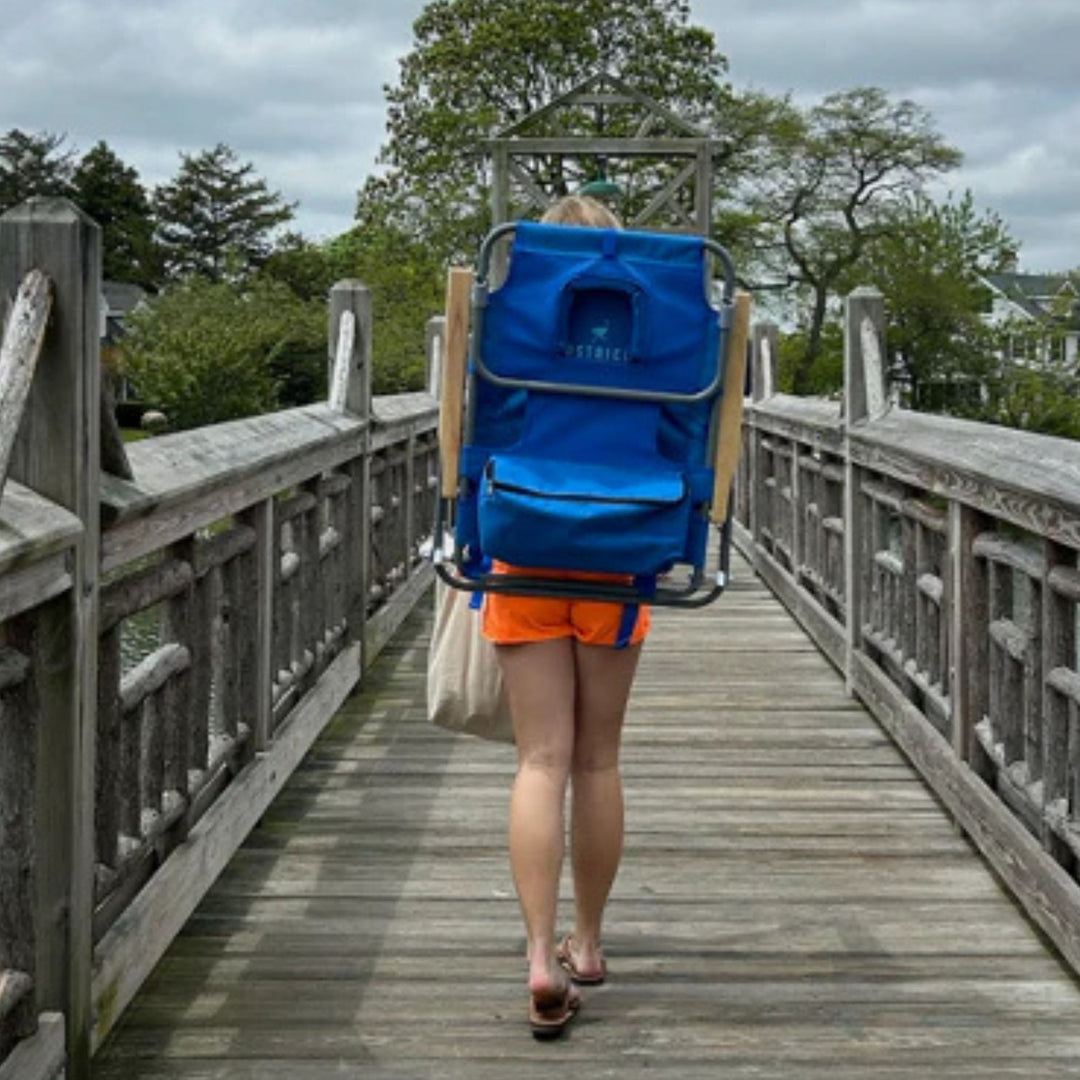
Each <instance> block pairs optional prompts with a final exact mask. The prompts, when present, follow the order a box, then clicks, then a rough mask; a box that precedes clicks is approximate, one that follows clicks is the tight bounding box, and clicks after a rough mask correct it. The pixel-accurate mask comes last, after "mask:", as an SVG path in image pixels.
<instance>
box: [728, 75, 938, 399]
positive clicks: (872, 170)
mask: <svg viewBox="0 0 1080 1080" xmlns="http://www.w3.org/2000/svg"><path fill="white" fill-rule="evenodd" d="M771 137H772V144H773V146H772V160H771V162H770V163H769V165H768V167H767V168H766V169H765V170H764V171H763V173H762V175H761V180H760V183H759V184H758V185H757V187H756V189H755V190H754V191H752V192H750V193H749V202H750V205H751V206H752V207H753V208H754V209H755V210H756V212H757V214H758V217H759V220H760V221H761V223H762V224H761V230H760V231H761V237H760V242H761V244H762V245H763V252H764V258H763V261H764V263H765V265H766V266H768V267H769V268H770V269H771V271H772V272H773V273H775V274H780V275H783V276H786V278H787V279H788V280H789V281H791V282H793V283H795V284H797V285H798V286H799V287H800V288H801V289H802V290H803V291H804V292H805V293H806V295H807V296H808V298H809V308H810V317H809V322H808V324H807V336H806V349H805V352H804V354H803V356H802V357H801V358H799V359H798V360H797V361H796V363H795V366H794V372H793V378H794V389H795V392H796V393H800V394H805V393H809V391H810V371H811V369H812V368H813V366H814V361H815V358H816V356H817V355H818V352H819V350H820V348H821V336H822V333H823V327H824V324H825V320H826V317H827V308H828V300H829V297H830V295H834V294H835V293H836V291H837V289H838V287H839V286H840V284H841V282H843V281H844V280H845V278H847V277H848V276H849V275H850V273H851V271H852V268H853V267H856V266H857V265H859V264H860V262H861V260H862V259H863V257H864V255H865V253H866V250H867V248H868V246H869V244H870V243H872V242H873V241H875V240H877V239H879V238H880V237H882V236H884V235H886V234H887V233H888V232H889V231H890V229H891V228H892V224H893V220H894V218H895V215H896V212H897V208H898V207H899V206H901V205H902V204H903V203H904V201H905V200H907V199H909V198H910V197H912V195H914V194H915V193H916V192H918V191H920V190H921V188H922V186H923V185H924V184H925V182H926V181H928V180H929V179H931V178H932V177H934V176H936V175H938V174H940V173H942V172H944V171H946V170H948V169H951V168H953V167H954V166H956V165H957V164H959V162H960V153H959V152H958V151H957V150H955V149H954V148H952V147H950V146H947V145H946V144H945V143H944V141H943V140H942V138H941V136H940V135H939V134H938V133H937V132H936V131H935V130H934V126H933V123H932V120H931V117H930V115H929V114H928V113H927V112H926V111H925V110H924V109H922V108H921V107H920V106H918V105H916V104H914V103H913V102H911V101H893V100H891V99H890V98H889V97H888V95H887V94H886V93H885V92H884V91H883V90H880V89H877V88H875V87H860V88H856V89H852V90H846V91H843V92H840V93H835V94H830V95H829V96H828V97H826V98H825V99H824V100H823V101H822V102H821V103H820V104H819V105H815V106H813V107H811V108H809V109H806V110H798V109H796V108H795V107H794V106H790V107H789V110H788V114H787V116H786V117H785V118H778V119H777V122H776V123H775V124H774V125H773V126H772V128H771Z"/></svg>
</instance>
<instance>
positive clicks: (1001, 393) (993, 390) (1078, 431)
mask: <svg viewBox="0 0 1080 1080" xmlns="http://www.w3.org/2000/svg"><path fill="white" fill-rule="evenodd" d="M1020 337H1023V338H1026V339H1027V341H1026V344H1027V346H1028V347H1027V348H1022V349H1021V350H1020V352H1019V354H1017V353H1016V352H1015V351H1014V350H1015V346H1016V341H1017V339H1018V338H1020ZM1060 345H1061V342H1060V340H1057V335H1056V334H1055V333H1054V332H1053V331H1052V330H1050V329H1049V328H1046V329H1045V332H1044V333H1042V334H1040V335H1039V336H1038V337H1036V336H1035V335H1033V334H1032V331H1031V327H1030V325H1013V326H1003V327H1000V328H999V329H998V331H997V353H996V355H997V358H998V359H997V361H996V363H995V365H994V371H993V373H992V374H991V375H990V377H989V378H988V380H987V393H986V400H985V402H984V403H983V405H982V408H981V409H980V410H979V411H978V412H977V413H976V416H977V418H978V419H981V420H989V421H991V422H993V423H998V424H1005V425H1006V426H1007V427H1015V428H1022V429H1023V430H1025V431H1038V432H1041V433H1042V434H1044V435H1057V436H1060V437H1062V438H1067V439H1080V373H1078V371H1077V367H1076V363H1075V362H1074V361H1073V362H1068V361H1066V360H1065V358H1064V355H1063V350H1062V348H1061V347H1060Z"/></svg>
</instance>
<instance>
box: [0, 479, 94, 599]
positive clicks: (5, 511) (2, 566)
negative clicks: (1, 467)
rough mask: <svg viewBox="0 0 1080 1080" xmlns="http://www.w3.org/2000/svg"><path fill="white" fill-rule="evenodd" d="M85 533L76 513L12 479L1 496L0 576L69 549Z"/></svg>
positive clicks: (0, 578)
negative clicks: (17, 567)
mask: <svg viewBox="0 0 1080 1080" xmlns="http://www.w3.org/2000/svg"><path fill="white" fill-rule="evenodd" d="M81 533H82V524H81V523H80V521H79V519H78V518H77V517H76V516H75V515H74V514H72V513H70V512H69V511H67V510H65V509H64V508H63V507H60V506H57V505H56V504H55V503H53V502H51V501H50V500H48V499H45V498H42V497H41V496H40V495H38V494H37V493H36V492H34V491H31V490H30V489H29V488H27V487H25V486H24V485H23V484H19V483H17V482H16V481H14V480H9V481H8V483H7V484H6V485H5V486H4V495H3V499H0V580H3V578H4V577H6V576H7V575H8V573H9V571H11V570H12V569H13V568H14V567H16V566H17V565H19V564H24V563H26V562H30V561H39V560H44V559H47V558H48V557H49V556H50V555H54V554H56V553H57V552H58V551H64V550H67V549H68V548H70V547H71V546H72V545H73V543H74V542H75V540H77V539H78V537H79V536H80V535H81Z"/></svg>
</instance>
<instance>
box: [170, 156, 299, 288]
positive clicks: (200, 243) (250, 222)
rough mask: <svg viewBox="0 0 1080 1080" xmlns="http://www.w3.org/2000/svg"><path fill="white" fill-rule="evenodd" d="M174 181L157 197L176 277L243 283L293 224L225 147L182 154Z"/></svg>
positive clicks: (288, 211) (289, 210) (276, 197)
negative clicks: (274, 236) (277, 233)
mask: <svg viewBox="0 0 1080 1080" xmlns="http://www.w3.org/2000/svg"><path fill="white" fill-rule="evenodd" d="M180 160H181V165H180V170H179V172H178V173H177V175H176V177H175V179H174V180H173V181H172V182H171V183H168V184H163V185H162V186H160V187H159V188H157V189H156V190H155V192H154V199H153V202H154V213H155V216H156V219H157V223H158V240H159V243H160V244H161V246H162V249H163V251H164V255H165V262H166V268H167V270H168V272H169V274H170V275H171V276H172V277H173V278H180V277H185V276H186V275H188V274H200V275H202V276H203V277H205V278H208V279H209V280H210V281H223V280H226V279H232V280H235V279H239V278H243V277H245V276H247V275H248V274H250V273H251V272H252V271H253V270H254V269H257V268H258V267H259V266H260V265H261V264H262V263H263V262H265V260H266V258H267V256H268V255H269V253H270V234H271V233H272V232H273V230H274V229H275V228H277V227H278V226H279V225H283V224H284V223H285V222H287V221H290V220H291V219H292V216H293V210H294V209H295V206H294V204H287V203H284V202H283V201H282V197H281V195H280V193H278V192H276V191H270V190H269V189H268V188H267V186H266V181H265V180H263V179H261V178H260V177H258V176H256V175H255V167H254V165H252V164H251V163H250V162H247V163H241V162H240V160H239V159H238V158H237V156H236V153H235V152H234V151H233V150H232V149H230V148H229V147H228V146H226V145H225V144H224V143H218V145H217V146H215V147H214V148H213V149H212V150H204V151H203V152H202V153H200V154H181V155H180Z"/></svg>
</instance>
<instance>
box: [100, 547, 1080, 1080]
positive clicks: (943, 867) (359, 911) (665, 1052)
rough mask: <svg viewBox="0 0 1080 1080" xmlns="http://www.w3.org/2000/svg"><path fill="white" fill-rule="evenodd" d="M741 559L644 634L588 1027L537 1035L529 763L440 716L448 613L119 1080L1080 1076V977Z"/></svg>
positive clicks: (271, 852) (118, 1037) (235, 877)
mask: <svg viewBox="0 0 1080 1080" xmlns="http://www.w3.org/2000/svg"><path fill="white" fill-rule="evenodd" d="M736 569H737V571H738V572H739V578H738V580H737V582H736V584H735V585H734V586H733V587H732V589H731V590H730V591H729V593H728V595H727V596H726V597H724V598H723V599H721V600H720V601H719V602H718V603H717V604H716V605H715V606H714V607H712V608H710V609H707V610H706V611H704V612H694V613H686V614H673V613H670V612H665V613H660V614H659V615H658V617H657V619H656V622H655V630H654V634H653V637H652V638H651V639H650V641H649V643H648V645H647V646H646V653H645V657H644V659H643V663H642V668H641V672H640V676H639V680H638V682H637V684H636V687H635V692H634V697H633V703H632V708H631V714H630V717H629V721H628V730H627V736H626V749H625V757H624V760H625V774H626V781H627V806H628V812H627V824H628V834H627V844H626V856H625V860H624V863H623V868H622V871H621V873H620V876H619V878H618V880H617V881H616V884H615V891H614V895H613V898H612V901H611V905H610V908H609V918H608V927H607V933H606V947H607V952H608V957H609V963H610V967H611V979H610V980H609V984H608V985H606V986H604V987H600V988H596V989H591V990H587V991H586V994H585V1006H584V1009H583V1011H582V1014H581V1016H580V1017H579V1019H578V1021H577V1022H576V1023H575V1025H574V1026H573V1028H572V1030H571V1032H570V1034H569V1036H568V1037H567V1038H566V1039H564V1040H561V1041H559V1042H557V1043H554V1044H540V1043H536V1042H534V1040H533V1039H532V1038H531V1037H530V1035H529V1033H528V1029H527V1026H526V1023H525V1006H526V995H525V989H524V978H525V971H524V961H523V935H522V931H521V926H520V922H519V917H518V910H517V905H516V901H515V899H514V895H513V890H512V886H511V881H510V876H509V870H508V867H507V860H506V855H505V810H506V797H507V790H508V785H509V781H510V777H511V775H512V771H513V769H512V751H510V749H509V748H506V747H498V746H491V745H487V744H481V743H477V742H475V741H474V740H468V739H455V738H453V737H452V736H450V735H447V734H445V733H443V732H441V731H438V730H436V729H434V728H432V727H431V726H430V725H429V724H427V723H426V721H425V716H424V662H425V644H426V635H427V632H428V629H429V619H428V618H427V617H426V611H425V612H422V613H418V614H416V615H414V616H413V617H412V618H411V619H410V620H409V622H408V623H407V624H406V626H405V627H404V629H403V631H402V632H401V633H400V634H399V635H398V637H397V639H396V640H395V642H394V643H393V644H392V646H391V647H390V648H389V649H388V651H387V652H386V653H385V654H384V656H383V657H382V658H381V659H380V661H379V663H378V665H377V667H376V668H375V669H374V670H373V672H372V674H371V676H370V677H369V679H368V681H367V683H366V685H365V687H364V688H363V690H362V692H360V693H358V694H357V695H356V696H354V697H353V698H352V699H350V701H349V702H348V703H347V705H346V707H345V709H344V710H343V712H342V713H341V715H340V717H339V718H338V719H337V720H336V721H335V722H334V723H333V725H332V727H331V729H330V730H328V731H327V733H326V734H325V735H324V737H323V738H322V739H321V741H320V742H319V743H318V744H317V745H316V747H315V749H314V750H313V752H312V753H311V754H310V755H309V757H308V759H307V760H306V761H305V763H304V764H303V766H302V767H301V769H300V770H299V771H298V773H297V774H296V775H295V776H294V777H293V778H292V780H291V781H290V782H289V784H288V785H287V786H286V788H285V790H284V792H283V793H282V795H281V796H280V798H279V799H278V801H277V802H276V803H275V805H274V807H273V809H272V811H271V812H270V813H269V814H268V815H267V817H266V818H265V820H264V821H263V823H262V825H261V826H260V827H259V828H257V829H256V830H255V831H254V833H253V834H252V835H251V837H250V838H249V840H248V842H247V844H246V845H245V846H244V848H243V849H242V850H241V851H240V852H239V853H238V855H237V857H236V858H235V860H234V861H233V863H232V864H231V866H230V867H229V869H228V870H227V871H226V873H225V874H224V875H223V877H222V878H221V879H220V881H219V882H218V884H217V885H216V886H215V888H214V889H213V891H212V892H211V893H210V895H209V896H208V897H207V898H206V900H205V901H204V902H203V904H202V905H201V907H200V908H199V910H198V911H197V912H196V914H195V915H194V916H193V917H192V919H191V921H190V922H189V924H188V926H187V927H186V929H185V931H184V933H183V934H182V935H181V937H180V938H179V939H178V940H177V941H176V942H175V943H174V945H173V947H172V948H171V949H170V951H169V952H168V954H167V956H166V957H165V958H164V960H163V961H162V962H161V964H160V965H159V966H158V968H157V969H156V971H155V973H154V974H153V976H152V977H151V979H150V980H149V982H148V983H147V985H146V986H145V988H144V989H143V992H142V993H141V994H140V995H139V997H138V998H137V999H136V1001H135V1003H134V1004H133V1005H132V1007H131V1008H130V1009H129V1011H128V1013H127V1014H126V1015H125V1017H124V1018H123V1020H122V1021H121V1023H120V1024H119V1025H118V1027H117V1029H116V1030H115V1032H114V1033H113V1035H112V1037H111V1038H110V1039H109V1041H108V1042H107V1043H106V1045H105V1046H104V1047H103V1049H102V1051H101V1052H100V1054H99V1055H98V1057H97V1059H96V1061H95V1072H94V1075H95V1077H96V1078H100V1080H144V1078H145V1080H149V1078H151V1077H152V1078H155V1080H256V1078H258V1080H285V1078H288V1080H324V1078H329V1077H335V1078H348V1077H363V1078H368V1077H438V1078H442V1080H458V1078H460V1080H466V1078H468V1080H487V1078H496V1077H514V1078H515V1080H528V1078H532V1077H536V1078H541V1077H542V1078H544V1080H549V1078H550V1077H552V1076H558V1075H565V1074H568V1073H576V1074H579V1075H582V1076H589V1077H605V1076H609V1077H624V1076H636V1075H649V1076H653V1077H657V1078H675V1077H678V1078H680V1080H685V1078H695V1077H703V1078H704V1077H709V1078H714V1077H724V1078H725V1080H742V1078H749V1077H754V1078H755V1080H781V1078H783V1080H824V1078H826V1077H827V1078H828V1080H856V1078H859V1080H865V1078H873V1080H886V1078H888V1080H897V1078H901V1077H903V1078H912V1080H914V1078H919V1080H924V1078H927V1077H949V1078H975V1077H978V1078H980V1080H988V1078H1004V1077H1032V1076H1038V1077H1040V1078H1042V1080H1049V1078H1057V1077H1066V1076H1068V1077H1076V1076H1077V1075H1078V1074H1080V986H1078V983H1077V982H1076V981H1075V980H1074V978H1073V977H1072V975H1071V974H1070V973H1069V972H1068V971H1066V970H1065V969H1064V967H1063V966H1062V964H1061V963H1060V962H1059V961H1058V960H1057V959H1056V957H1055V956H1054V955H1053V954H1052V953H1051V952H1050V951H1049V950H1048V948H1047V946H1046V945H1045V944H1044V943H1043V941H1042V940H1041V939H1040V938H1039V937H1038V936H1037V935H1036V933H1035V932H1034V930H1033V929H1032V927H1031V925H1030V924H1029V923H1028V922H1027V921H1026V919H1025V918H1024V916H1023V915H1022V914H1021V913H1020V912H1019V910H1018V909H1017V907H1016V906H1015V905H1014V904H1013V903H1012V901H1011V900H1010V899H1009V898H1008V896H1007V895H1006V894H1005V893H1004V892H1003V891H1002V890H1001V888H1000V887H999V886H998V884H997V882H996V881H995V879H994V878H993V876H992V875H991V874H990V872H989V871H988V870H987V869H986V867H985V866H984V864H983V863H982V862H981V861H980V859H979V858H978V856H977V855H975V854H974V852H973V849H972V848H971V847H970V846H969V845H968V844H967V842H966V841H965V840H964V839H962V838H961V837H960V836H959V835H958V834H957V832H956V831H955V830H954V828H953V827H952V825H951V824H950V822H949V820H948V819H947V818H946V816H945V815H944V813H943V812H942V811H941V809H940V808H939V806H938V804H937V803H936V801H935V799H934V798H933V796H932V795H931V794H930V793H929V792H928V790H927V789H926V788H925V787H924V786H923V784H922V783H921V781H920V780H919V779H918V777H917V776H916V775H915V774H914V773H913V771H912V770H911V769H910V767H909V766H908V765H907V764H906V763H905V761H904V760H903V759H902V757H901V756H900V754H899V753H898V752H897V751H896V750H895V748H894V747H893V746H892V744H891V743H890V742H889V741H888V739H887V738H886V737H885V736H884V735H883V734H882V733H881V731H880V729H879V728H878V727H877V726H876V725H875V723H874V722H873V720H872V719H871V718H870V717H869V716H868V714H867V713H865V712H864V711H863V710H862V709H861V708H859V707H858V706H857V705H856V704H855V703H854V702H852V701H851V700H850V699H848V698H847V697H846V696H845V693H844V688H843V684H842V681H841V679H840V678H839V677H838V676H837V674H836V673H835V672H834V671H833V669H832V668H831V667H829V665H828V664H827V663H826V661H825V660H824V659H822V658H821V657H820V656H819V655H818V654H817V652H816V651H815V650H814V649H813V646H812V645H811V644H810V642H809V641H808V640H807V639H806V638H805V637H803V635H802V634H801V632H800V631H799V629H798V628H797V626H796V625H795V624H794V623H793V622H792V620H791V619H790V618H789V617H788V615H787V614H786V613H785V612H784V610H783V609H782V608H781V607H780V605H779V604H778V603H777V602H776V601H775V600H774V599H773V598H772V597H771V596H770V595H769V594H768V593H767V592H766V591H765V589H764V588H763V587H762V586H761V585H760V584H759V583H758V582H756V581H755V580H754V579H753V578H752V577H751V575H750V574H749V572H748V571H747V570H746V568H745V566H743V565H739V566H737V568H736ZM425 607H426V605H425ZM564 895H566V890H565V889H564ZM567 910H568V909H567Z"/></svg>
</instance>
